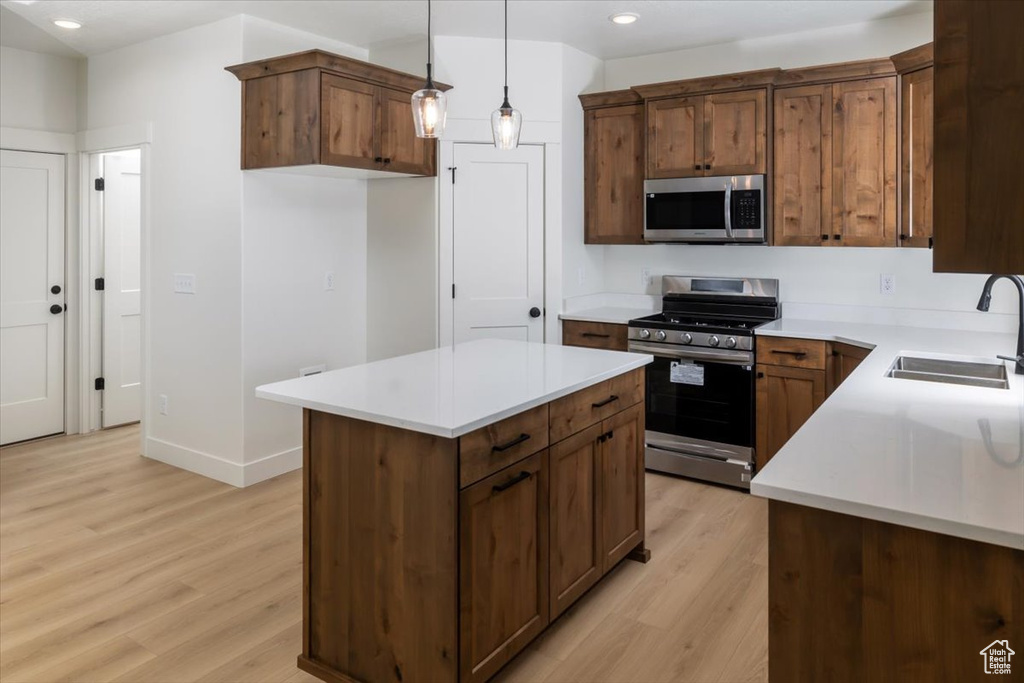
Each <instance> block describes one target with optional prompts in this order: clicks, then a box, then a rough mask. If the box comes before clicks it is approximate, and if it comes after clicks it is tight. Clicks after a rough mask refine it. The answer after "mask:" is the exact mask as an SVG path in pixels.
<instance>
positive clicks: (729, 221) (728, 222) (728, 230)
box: [725, 178, 732, 242]
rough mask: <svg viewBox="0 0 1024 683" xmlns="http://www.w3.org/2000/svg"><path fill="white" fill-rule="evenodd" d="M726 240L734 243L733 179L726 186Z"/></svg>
mask: <svg viewBox="0 0 1024 683" xmlns="http://www.w3.org/2000/svg"><path fill="white" fill-rule="evenodd" d="M725 238H726V239H727V240H729V241H730V242H731V241H732V178H730V179H729V180H728V181H727V182H726V184H725Z"/></svg>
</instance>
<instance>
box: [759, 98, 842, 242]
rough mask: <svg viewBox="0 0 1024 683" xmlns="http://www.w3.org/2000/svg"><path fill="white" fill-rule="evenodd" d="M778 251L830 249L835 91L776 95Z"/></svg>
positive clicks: (776, 239)
mask: <svg viewBox="0 0 1024 683" xmlns="http://www.w3.org/2000/svg"><path fill="white" fill-rule="evenodd" d="M774 98H775V124H774V125H775V159H774V163H775V173H774V176H773V178H772V180H773V185H774V190H773V191H774V196H775V216H774V220H773V227H774V235H773V239H772V244H775V245H777V246H814V245H816V244H828V243H829V240H830V239H831V234H830V228H831V221H832V86H831V85H807V86H801V87H797V88H780V89H778V90H776V91H775V95H774Z"/></svg>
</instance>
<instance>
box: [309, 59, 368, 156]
mask: <svg viewBox="0 0 1024 683" xmlns="http://www.w3.org/2000/svg"><path fill="white" fill-rule="evenodd" d="M320 88H321V105H320V106H321V109H322V111H321V115H320V125H321V128H320V160H321V163H324V164H331V165H333V166H347V167H350V168H371V169H377V168H380V162H379V161H377V159H378V158H379V157H380V144H379V136H378V135H377V134H376V131H377V130H378V129H379V127H380V122H379V121H378V118H377V117H378V111H379V103H378V99H379V97H380V88H378V87H376V86H373V85H368V84H366V83H361V82H359V81H353V80H351V79H348V78H341V77H339V76H333V75H330V74H324V75H323V76H322V77H321V85H320Z"/></svg>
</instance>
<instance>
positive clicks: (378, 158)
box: [373, 157, 384, 164]
mask: <svg viewBox="0 0 1024 683" xmlns="http://www.w3.org/2000/svg"><path fill="white" fill-rule="evenodd" d="M373 160H374V161H375V162H376V163H378V164H379V163H380V162H382V161H384V157H374V158H373Z"/></svg>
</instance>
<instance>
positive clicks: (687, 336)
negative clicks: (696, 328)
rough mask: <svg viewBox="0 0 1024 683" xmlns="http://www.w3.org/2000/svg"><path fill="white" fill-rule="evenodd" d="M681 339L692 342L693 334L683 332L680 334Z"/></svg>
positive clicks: (687, 342)
mask: <svg viewBox="0 0 1024 683" xmlns="http://www.w3.org/2000/svg"><path fill="white" fill-rule="evenodd" d="M679 341H681V342H683V343H684V344H692V343H693V335H692V334H690V333H689V332H683V333H682V334H681V335H679Z"/></svg>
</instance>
